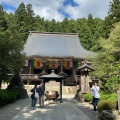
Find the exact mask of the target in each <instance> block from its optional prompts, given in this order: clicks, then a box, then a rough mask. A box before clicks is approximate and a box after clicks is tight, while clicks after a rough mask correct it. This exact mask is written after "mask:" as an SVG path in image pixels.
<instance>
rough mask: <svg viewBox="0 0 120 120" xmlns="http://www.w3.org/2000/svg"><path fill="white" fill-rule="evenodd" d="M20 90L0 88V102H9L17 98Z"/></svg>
mask: <svg viewBox="0 0 120 120" xmlns="http://www.w3.org/2000/svg"><path fill="white" fill-rule="evenodd" d="M20 95H21V92H19V91H13V90H0V104H3V103H11V102H14V101H15V100H17V99H18V98H19V96H20Z"/></svg>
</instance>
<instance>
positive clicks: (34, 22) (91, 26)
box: [0, 0, 120, 52]
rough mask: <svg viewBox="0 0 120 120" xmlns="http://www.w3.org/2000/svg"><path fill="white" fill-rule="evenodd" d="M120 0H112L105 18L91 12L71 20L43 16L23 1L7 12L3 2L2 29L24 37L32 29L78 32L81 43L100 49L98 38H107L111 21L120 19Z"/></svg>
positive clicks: (94, 49) (0, 21) (0, 23)
mask: <svg viewBox="0 0 120 120" xmlns="http://www.w3.org/2000/svg"><path fill="white" fill-rule="evenodd" d="M118 3H119V0H114V1H113V2H112V3H110V8H109V11H108V16H106V18H105V20H102V19H100V18H93V16H92V14H89V15H88V18H87V19H86V18H78V19H77V20H74V19H71V20H68V19H67V18H64V19H63V21H62V22H58V21H55V19H52V20H51V21H49V20H44V18H41V17H40V16H38V15H35V13H34V11H33V9H32V5H31V4H28V5H25V4H24V3H23V2H22V3H21V4H20V5H19V6H18V8H17V9H16V11H15V13H14V14H12V13H10V14H8V13H6V12H5V11H4V9H3V7H2V5H1V6H0V25H1V30H0V32H4V31H6V30H7V31H9V32H11V33H13V32H17V34H20V36H21V39H22V40H23V41H26V39H27V37H28V34H29V31H39V32H63V33H79V38H80V42H81V44H82V46H83V47H84V48H85V49H87V50H90V51H94V52H96V51H99V50H100V47H99V44H98V39H99V38H100V37H104V38H108V36H109V33H110V31H111V29H112V28H113V26H112V25H113V24H114V23H115V22H118V21H120V15H119V14H120V13H119V11H120V4H118ZM101 9H102V8H101ZM8 40H9V39H8Z"/></svg>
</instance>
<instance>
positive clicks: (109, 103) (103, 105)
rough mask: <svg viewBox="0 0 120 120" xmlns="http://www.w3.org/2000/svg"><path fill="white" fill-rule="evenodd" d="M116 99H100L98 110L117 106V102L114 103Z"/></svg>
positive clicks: (111, 108)
mask: <svg viewBox="0 0 120 120" xmlns="http://www.w3.org/2000/svg"><path fill="white" fill-rule="evenodd" d="M116 103H117V102H116V100H113V99H110V98H109V99H107V100H102V101H100V102H99V103H98V106H97V108H98V111H100V112H101V111H102V110H110V111H111V110H113V109H115V108H117V104H116Z"/></svg>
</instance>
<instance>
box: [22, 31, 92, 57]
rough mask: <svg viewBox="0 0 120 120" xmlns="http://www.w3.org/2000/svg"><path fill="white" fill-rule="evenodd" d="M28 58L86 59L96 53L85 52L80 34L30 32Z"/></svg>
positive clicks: (26, 51) (27, 43)
mask: <svg viewBox="0 0 120 120" xmlns="http://www.w3.org/2000/svg"><path fill="white" fill-rule="evenodd" d="M24 52H25V53H26V57H44V58H66V59H67V58H70V59H84V58H85V57H87V56H93V55H94V53H93V52H90V51H87V50H85V49H84V48H83V47H82V46H81V44H80V40H79V37H78V34H75V33H73V34H70V33H68V34H63V33H39V32H30V35H29V36H28V40H27V42H26V45H25V49H24Z"/></svg>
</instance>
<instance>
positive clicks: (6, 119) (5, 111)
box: [0, 98, 31, 120]
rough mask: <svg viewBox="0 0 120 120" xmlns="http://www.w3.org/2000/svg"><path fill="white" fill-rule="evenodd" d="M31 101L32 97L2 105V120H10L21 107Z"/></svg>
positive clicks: (0, 114)
mask: <svg viewBox="0 0 120 120" xmlns="http://www.w3.org/2000/svg"><path fill="white" fill-rule="evenodd" d="M30 103H31V99H30V98H26V99H20V100H17V101H15V102H14V103H11V104H7V105H5V106H3V107H0V120H10V119H11V118H13V116H15V115H16V114H17V113H18V112H20V110H21V109H23V108H24V107H26V105H29V104H30Z"/></svg>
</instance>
